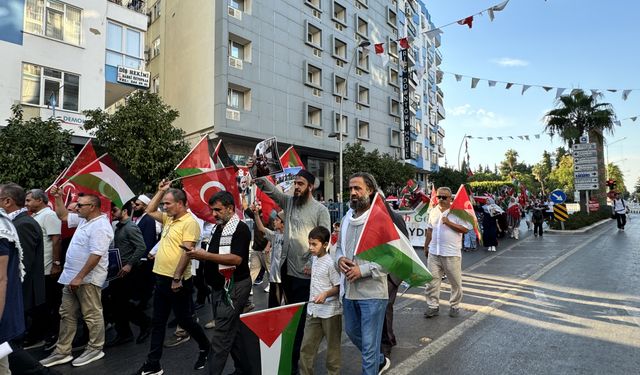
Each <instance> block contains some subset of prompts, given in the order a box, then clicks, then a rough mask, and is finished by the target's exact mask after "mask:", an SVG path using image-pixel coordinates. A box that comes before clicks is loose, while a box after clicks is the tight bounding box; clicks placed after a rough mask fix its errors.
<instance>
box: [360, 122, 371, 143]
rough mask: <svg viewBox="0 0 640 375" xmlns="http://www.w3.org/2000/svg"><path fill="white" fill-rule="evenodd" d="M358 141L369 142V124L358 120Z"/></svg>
mask: <svg viewBox="0 0 640 375" xmlns="http://www.w3.org/2000/svg"><path fill="white" fill-rule="evenodd" d="M358 139H363V140H367V141H368V140H369V122H367V121H362V120H358Z"/></svg>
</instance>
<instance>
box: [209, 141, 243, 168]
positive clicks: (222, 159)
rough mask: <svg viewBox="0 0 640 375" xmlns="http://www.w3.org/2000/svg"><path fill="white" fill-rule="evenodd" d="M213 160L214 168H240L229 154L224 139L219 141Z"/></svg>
mask: <svg viewBox="0 0 640 375" xmlns="http://www.w3.org/2000/svg"><path fill="white" fill-rule="evenodd" d="M211 160H212V161H213V168H214V169H223V168H226V167H233V168H234V169H235V170H236V171H237V170H238V169H239V168H238V166H236V163H234V162H233V160H232V159H231V157H230V156H229V153H227V149H226V148H225V147H224V145H223V144H222V140H220V141H218V145H217V146H216V148H215V150H214V151H213V156H212V157H211Z"/></svg>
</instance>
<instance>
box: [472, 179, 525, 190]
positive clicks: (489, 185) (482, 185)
mask: <svg viewBox="0 0 640 375" xmlns="http://www.w3.org/2000/svg"><path fill="white" fill-rule="evenodd" d="M469 186H471V189H472V190H473V191H474V192H476V193H485V192H486V193H494V192H496V191H498V190H500V188H502V187H503V186H510V187H513V188H515V186H514V185H513V183H511V181H472V182H469Z"/></svg>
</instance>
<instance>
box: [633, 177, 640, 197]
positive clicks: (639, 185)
mask: <svg viewBox="0 0 640 375" xmlns="http://www.w3.org/2000/svg"><path fill="white" fill-rule="evenodd" d="M633 192H634V194H635V198H636V200H640V177H638V180H637V181H636V186H635V187H634V191H633Z"/></svg>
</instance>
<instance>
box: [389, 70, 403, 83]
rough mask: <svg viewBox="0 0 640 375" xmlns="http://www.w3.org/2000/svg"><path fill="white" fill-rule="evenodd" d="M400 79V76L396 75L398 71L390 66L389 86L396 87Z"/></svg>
mask: <svg viewBox="0 0 640 375" xmlns="http://www.w3.org/2000/svg"><path fill="white" fill-rule="evenodd" d="M399 78H400V74H399V73H398V69H396V68H394V67H392V66H390V67H389V84H390V85H391V86H395V87H398V85H399V84H398V79H399Z"/></svg>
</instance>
